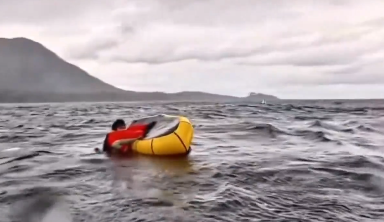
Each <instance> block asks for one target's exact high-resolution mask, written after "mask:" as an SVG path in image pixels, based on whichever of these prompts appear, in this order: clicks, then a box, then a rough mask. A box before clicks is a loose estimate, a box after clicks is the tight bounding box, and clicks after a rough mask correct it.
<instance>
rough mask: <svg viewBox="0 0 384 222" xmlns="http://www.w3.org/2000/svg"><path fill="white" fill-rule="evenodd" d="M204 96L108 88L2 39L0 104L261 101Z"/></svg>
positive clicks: (40, 51) (29, 45)
mask: <svg viewBox="0 0 384 222" xmlns="http://www.w3.org/2000/svg"><path fill="white" fill-rule="evenodd" d="M278 99H279V98H277V97H275V96H271V95H265V94H256V93H251V94H250V95H249V96H248V97H235V96H228V95H218V94H212V93H205V92H190V91H185V92H179V93H164V92H135V91H126V90H122V89H119V88H116V87H114V86H112V85H109V84H107V83H105V82H103V81H101V80H100V79H98V78H95V77H93V76H91V75H90V74H88V73H87V72H85V71H84V70H82V69H80V68H79V67H77V66H75V65H73V64H70V63H68V62H66V61H64V60H63V59H62V58H60V57H59V56H57V55H56V54H55V53H54V52H52V51H50V50H49V49H47V48H46V47H44V46H43V45H42V44H40V43H38V42H35V41H33V40H30V39H27V38H13V39H7V38H0V103H15V102H16V103H22V102H80V101H90V102H91V101H192V100H194V101H239V100H241V101H261V100H266V101H270V100H278Z"/></svg>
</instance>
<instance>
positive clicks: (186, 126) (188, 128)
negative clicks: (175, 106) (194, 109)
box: [130, 114, 194, 156]
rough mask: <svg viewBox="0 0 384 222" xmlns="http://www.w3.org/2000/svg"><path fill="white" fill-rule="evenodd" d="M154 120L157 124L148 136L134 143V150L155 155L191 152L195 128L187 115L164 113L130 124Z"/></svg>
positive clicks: (186, 153)
mask: <svg viewBox="0 0 384 222" xmlns="http://www.w3.org/2000/svg"><path fill="white" fill-rule="evenodd" d="M154 121H155V122H156V124H155V126H154V127H153V128H152V129H151V130H150V131H149V132H148V133H147V135H146V137H145V138H144V139H142V140H138V141H136V142H135V143H134V144H133V146H132V149H133V151H134V152H137V153H140V154H145V155H155V156H175V155H181V156H182V155H188V154H189V153H190V151H191V144H192V139H193V134H194V129H193V126H192V124H191V122H190V121H189V120H188V119H187V118H186V117H183V116H170V115H164V114H162V115H158V116H152V117H146V118H143V119H138V120H134V121H133V122H132V124H131V125H130V126H133V125H135V124H149V123H151V122H154Z"/></svg>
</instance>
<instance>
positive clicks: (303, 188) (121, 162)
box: [0, 101, 384, 222]
mask: <svg viewBox="0 0 384 222" xmlns="http://www.w3.org/2000/svg"><path fill="white" fill-rule="evenodd" d="M1 108H2V109H0V123H1V124H0V143H1V144H0V220H1V221H4V222H8V221H27V222H28V221H31V222H32V220H31V218H32V217H37V218H39V217H40V221H39V222H46V221H48V219H47V218H44V217H48V218H49V216H50V217H51V218H52V215H53V217H54V218H56V219H55V220H58V219H59V218H65V219H63V220H62V221H63V222H69V221H71V222H72V221H73V222H75V221H94V222H97V221H177V222H181V221H194V222H196V221H381V220H382V218H384V201H383V200H384V198H383V197H384V174H383V173H382V172H383V170H384V157H383V154H382V153H383V150H382V149H383V147H384V146H383V145H384V140H383V139H382V135H383V134H384V128H383V124H382V123H383V121H382V120H383V119H382V118H383V116H382V111H383V110H384V103H383V102H378V101H375V103H374V104H373V103H366V102H360V103H359V102H353V101H352V102H351V101H343V102H337V103H334V102H304V101H297V102H292V103H291V104H288V103H276V104H268V105H261V104H239V103H238V104H224V103H222V104H221V103H182V102H179V103H152V104H140V103H108V104H106V103H72V104H71V103H68V104H27V105H17V104H14V105H12V104H7V105H4V106H2V107H1ZM157 113H167V114H174V115H185V116H188V117H189V118H190V119H191V120H192V122H193V124H194V127H195V131H196V132H195V134H196V136H195V140H194V143H193V152H192V153H191V155H190V157H189V158H185V159H176V160H175V159H172V160H170V159H157V158H148V157H135V158H131V159H109V158H107V157H105V156H103V155H98V154H93V153H92V151H93V148H94V147H95V146H100V144H101V142H102V140H103V139H104V138H103V134H104V133H105V132H107V130H108V128H109V127H110V124H111V122H112V121H113V120H114V119H115V118H124V119H126V121H131V120H132V119H134V118H139V117H143V116H146V115H154V114H157ZM9 120H12V121H9ZM13 148H18V149H13ZM59 202H60V203H61V202H63V203H65V204H64V205H65V206H67V208H62V207H56V206H58V204H57V203H59ZM4 212H5V213H4ZM7 212H10V213H7ZM69 214H70V217H71V218H69V217H64V216H57V215H69ZM47 215H48V216H47ZM55 215H56V216H55ZM44 220H45V221H44ZM58 222H59V221H58ZM60 222H61V221H60Z"/></svg>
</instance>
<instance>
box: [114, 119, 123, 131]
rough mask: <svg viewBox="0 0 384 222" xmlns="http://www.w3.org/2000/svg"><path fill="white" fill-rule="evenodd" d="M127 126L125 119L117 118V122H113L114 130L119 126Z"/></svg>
mask: <svg viewBox="0 0 384 222" xmlns="http://www.w3.org/2000/svg"><path fill="white" fill-rule="evenodd" d="M124 126H125V121H124V120H122V119H117V120H116V121H115V122H113V124H112V127H111V128H112V130H117V128H119V127H124Z"/></svg>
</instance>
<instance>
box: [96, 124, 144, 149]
mask: <svg viewBox="0 0 384 222" xmlns="http://www.w3.org/2000/svg"><path fill="white" fill-rule="evenodd" d="M146 131H147V125H134V126H131V127H129V128H127V129H125V130H118V131H112V132H110V133H108V134H107V136H106V137H105V140H104V145H103V151H104V152H110V151H112V149H113V148H112V144H113V143H115V142H116V141H119V140H122V139H136V138H139V137H142V136H144V135H145V133H146ZM131 150H132V147H131V146H130V145H124V146H123V147H122V148H121V150H120V152H121V153H127V152H129V151H131Z"/></svg>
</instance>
